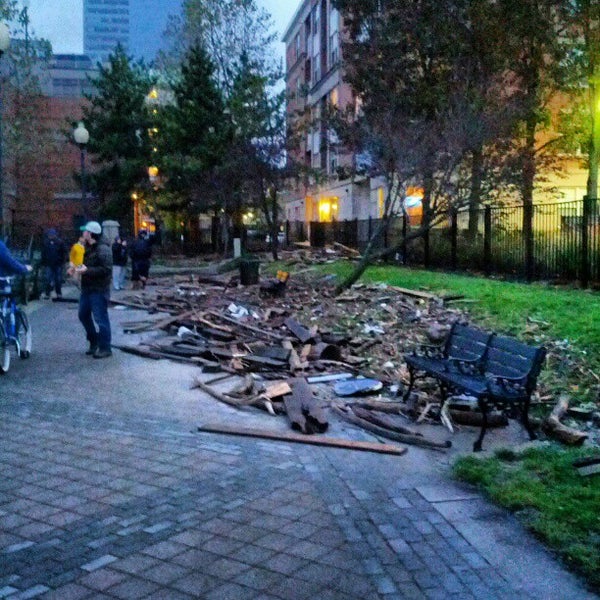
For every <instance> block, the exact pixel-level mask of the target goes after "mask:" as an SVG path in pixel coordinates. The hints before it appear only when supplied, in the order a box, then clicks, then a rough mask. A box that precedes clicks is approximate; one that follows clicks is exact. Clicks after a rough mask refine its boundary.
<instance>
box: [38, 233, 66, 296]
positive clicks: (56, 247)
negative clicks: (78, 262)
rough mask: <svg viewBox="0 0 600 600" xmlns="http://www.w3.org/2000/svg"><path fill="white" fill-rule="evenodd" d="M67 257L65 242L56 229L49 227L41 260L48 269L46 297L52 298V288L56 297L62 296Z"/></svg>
mask: <svg viewBox="0 0 600 600" xmlns="http://www.w3.org/2000/svg"><path fill="white" fill-rule="evenodd" d="M65 257H66V250H65V243H64V242H63V241H62V240H61V239H60V238H59V237H58V235H57V233H56V229H49V230H48V232H47V234H46V239H45V241H44V244H43V246H42V260H41V263H42V265H43V266H44V267H45V270H46V273H45V274H46V289H45V292H46V294H45V296H46V298H50V292H51V291H52V288H54V290H55V291H56V297H57V298H62V280H63V268H64V264H65Z"/></svg>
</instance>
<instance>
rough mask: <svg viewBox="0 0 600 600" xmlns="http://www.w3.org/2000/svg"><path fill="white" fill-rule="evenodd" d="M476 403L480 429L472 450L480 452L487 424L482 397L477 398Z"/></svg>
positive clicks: (485, 407) (485, 409)
mask: <svg viewBox="0 0 600 600" xmlns="http://www.w3.org/2000/svg"><path fill="white" fill-rule="evenodd" d="M477 404H478V405H479V410H480V411H481V431H480V432H479V437H478V438H477V440H476V441H475V443H474V444H473V452H481V449H482V443H483V437H484V436H485V432H486V431H487V426H488V420H487V411H488V407H487V402H486V401H485V400H484V399H483V398H479V399H478V400H477Z"/></svg>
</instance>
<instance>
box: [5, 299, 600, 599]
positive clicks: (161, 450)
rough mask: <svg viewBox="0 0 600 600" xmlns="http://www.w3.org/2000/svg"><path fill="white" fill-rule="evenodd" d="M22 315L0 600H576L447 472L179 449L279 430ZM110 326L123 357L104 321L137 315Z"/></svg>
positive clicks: (545, 560) (163, 370)
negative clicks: (27, 327)
mask: <svg viewBox="0 0 600 600" xmlns="http://www.w3.org/2000/svg"><path fill="white" fill-rule="evenodd" d="M29 310H30V313H31V315H30V318H31V321H32V324H33V328H34V353H33V355H32V357H31V358H30V359H29V360H27V361H21V360H19V359H15V360H14V362H13V365H12V367H11V370H10V372H9V373H8V374H7V375H5V376H4V377H2V378H1V379H0V437H1V439H2V442H1V446H0V472H1V473H2V476H1V478H0V598H5V597H8V598H57V599H61V600H68V599H76V598H123V599H130V598H165V599H169V600H176V599H178V598H206V599H213V598H214V599H215V600H227V599H236V600H246V599H248V600H250V599H252V600H258V599H261V600H267V599H276V598H277V599H289V600H303V599H305V598H312V599H318V600H327V599H340V600H352V599H357V600H358V599H359V600H368V599H376V598H377V599H389V600H392V599H396V598H443V599H446V598H457V599H458V598H480V599H486V600H487V599H491V598H506V599H510V600H513V599H515V598H532V599H552V598H556V599H561V600H562V599H570V598H577V599H581V598H595V597H596V596H593V595H592V594H589V593H587V592H586V591H585V588H584V587H583V585H582V584H581V583H580V582H579V581H578V580H577V579H576V578H575V577H573V576H571V575H570V574H568V573H567V572H565V571H564V570H563V568H562V567H561V566H560V564H559V563H557V562H556V561H555V560H554V559H553V558H552V557H551V555H550V554H549V553H547V552H546V551H545V550H544V549H543V548H542V547H541V546H540V545H539V544H538V543H537V542H536V541H535V540H534V539H532V538H531V537H530V536H529V535H527V534H526V533H525V532H524V531H523V530H522V528H521V527H520V526H519V524H518V523H517V522H516V521H515V520H514V519H513V518H512V517H510V516H509V515H507V514H506V513H505V512H503V511H501V510H499V509H497V508H495V507H493V506H492V505H490V504H488V503H487V502H485V501H484V500H482V499H481V498H480V497H479V496H478V495H477V494H475V493H473V491H472V490H471V489H469V488H466V487H463V486H461V485H458V484H456V483H454V482H452V481H451V480H450V479H449V478H448V476H447V472H448V463H449V461H450V460H451V457H449V456H448V455H445V454H441V453H436V452H432V451H427V450H422V449H419V448H413V447H410V448H409V450H408V453H407V454H406V455H404V456H400V457H397V456H386V455H381V454H371V453H364V452H352V451H348V450H339V449H333V448H322V447H315V446H304V445H295V444H287V443H281V442H272V441H262V440H258V439H246V438H234V437H230V436H221V435H215V434H205V433H198V432H197V426H198V425H200V424H203V423H206V424H208V423H210V424H214V423H227V424H230V425H232V424H238V425H240V426H244V427H268V428H271V429H273V430H275V431H285V430H287V425H286V423H285V420H284V419H283V418H277V417H269V416H268V415H266V414H262V413H259V411H257V410H256V409H247V410H243V411H240V410H235V409H232V408H230V407H227V406H223V405H221V404H219V403H218V402H216V401H215V400H213V399H211V398H208V397H206V396H205V395H203V394H202V393H201V392H200V391H198V390H192V389H190V387H191V386H190V383H191V381H192V378H193V377H194V376H196V375H198V370H197V369H195V368H194V367H190V366H185V365H184V366H182V365H179V364H175V363H171V362H169V361H151V360H148V359H142V358H139V357H135V356H132V355H128V354H124V353H121V352H119V351H115V353H114V356H113V357H112V358H111V359H107V360H94V359H91V358H89V357H86V356H84V354H83V351H84V350H85V347H86V345H85V343H84V339H83V334H82V329H81V327H80V325H79V323H78V322H77V316H76V305H75V304H70V303H54V302H49V301H45V302H43V301H42V302H37V303H33V304H32V305H30V307H29ZM111 318H112V321H113V327H114V333H115V336H114V337H115V341H116V342H119V341H135V339H136V338H137V336H136V337H133V336H126V335H125V334H123V333H122V327H119V326H118V323H122V322H124V321H131V320H136V319H139V318H147V315H146V313H140V312H135V311H129V310H125V311H124V310H117V309H111ZM146 335H150V334H146ZM496 433H497V432H494V435H495V434H496ZM328 435H331V436H333V437H335V436H349V437H352V438H353V439H371V440H372V438H369V436H368V435H367V434H366V433H364V432H360V431H357V430H354V429H352V428H351V427H350V426H347V425H344V424H341V423H333V424H332V431H330V432H329V433H328ZM473 436H474V433H470V434H468V435H467V436H465V440H464V441H463V442H460V440H459V439H457V440H455V441H457V442H459V444H458V445H459V446H460V443H463V444H464V446H465V448H466V447H468V445H469V444H470V443H471V442H472V438H473ZM489 437H490V438H491V437H492V435H490V436H489ZM500 439H501V434H500ZM486 441H487V438H486ZM490 446H491V444H490Z"/></svg>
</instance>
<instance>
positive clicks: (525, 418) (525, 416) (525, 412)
mask: <svg viewBox="0 0 600 600" xmlns="http://www.w3.org/2000/svg"><path fill="white" fill-rule="evenodd" d="M521 422H522V423H523V427H525V430H526V431H527V433H528V434H529V439H530V440H536V439H537V435H536V434H535V432H534V431H533V427H532V426H531V423H530V422H529V396H528V397H527V398H526V399H525V402H523V406H522V407H521Z"/></svg>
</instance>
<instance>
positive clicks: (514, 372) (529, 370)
mask: <svg viewBox="0 0 600 600" xmlns="http://www.w3.org/2000/svg"><path fill="white" fill-rule="evenodd" d="M545 358H546V349H545V348H544V347H539V348H536V347H534V346H529V345H527V344H524V343H523V342H520V341H519V340H516V339H514V338H510V337H506V336H502V335H494V336H493V337H492V339H491V340H490V342H489V345H488V348H487V352H486V354H485V359H484V371H485V372H486V373H488V374H490V375H495V376H497V377H525V376H526V377H527V385H528V386H531V385H535V380H536V379H537V376H538V375H539V374H540V371H541V369H542V365H543V364H544V359H545Z"/></svg>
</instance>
